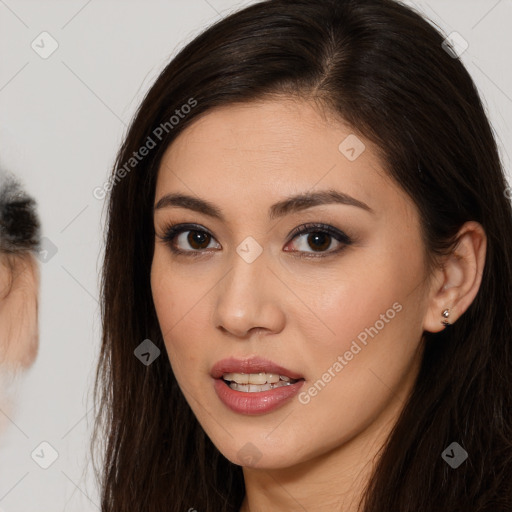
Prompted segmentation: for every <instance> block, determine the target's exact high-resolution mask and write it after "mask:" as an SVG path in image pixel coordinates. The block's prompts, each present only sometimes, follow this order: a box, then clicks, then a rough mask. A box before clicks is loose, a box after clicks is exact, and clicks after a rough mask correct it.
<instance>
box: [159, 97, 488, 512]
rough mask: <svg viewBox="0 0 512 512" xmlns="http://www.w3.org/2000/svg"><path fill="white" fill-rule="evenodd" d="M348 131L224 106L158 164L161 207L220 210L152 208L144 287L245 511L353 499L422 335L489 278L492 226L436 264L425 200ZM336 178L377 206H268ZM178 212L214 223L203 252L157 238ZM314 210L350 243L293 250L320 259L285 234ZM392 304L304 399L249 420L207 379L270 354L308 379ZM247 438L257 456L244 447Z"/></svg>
mask: <svg viewBox="0 0 512 512" xmlns="http://www.w3.org/2000/svg"><path fill="white" fill-rule="evenodd" d="M353 133H354V132H353V130H351V129H350V127H348V126H347V125H345V124H344V123H342V122H341V121H340V120H339V119H335V118H333V117H332V116H329V115H327V114H326V113H325V112H324V111H322V110H321V109H320V108H319V107H318V105H316V104H313V103H310V102H307V101H305V100H294V99H291V98H285V97H283V98H273V99H268V100H261V101H258V102H251V103H246V104H237V105H230V106H227V107H222V108H218V109H215V110H212V111H210V112H208V113H207V114H206V115H205V116H204V117H202V118H200V119H198V120H196V121H195V122H194V123H193V124H192V125H190V126H189V127H187V129H186V130H185V131H184V132H182V133H181V134H180V135H179V137H178V138H177V139H176V140H175V141H174V143H173V144H172V145H171V146H170V147H169V148H168V150H167V152H166V154H165V155H164V158H163V161H162V165H161V168H160V170H159V175H158V180H157V186H156V195H155V204H156V203H158V201H159V200H160V198H162V197H163V196H164V195H165V194H169V193H174V192H180V193H184V194H188V195H192V196H194V197H200V198H202V199H205V200H207V201H209V202H211V203H213V204H215V205H216V206H217V207H218V208H219V209H221V210H222V212H223V215H224V216H225V221H224V222H223V221H220V220H218V219H214V218H211V217H209V216H207V215H205V214H202V213H198V212H195V211H192V210H190V209H186V208H183V207H176V206H171V207H166V208H161V209H157V210H155V215H154V225H155V232H156V239H155V252H154V259H153V264H152V269H151V286H152V293H153V298H154V303H155V307H156V311H157V315H158V320H159V323H160V327H161V329H162V333H163V335H164V340H165V344H166V348H167V352H168V356H169V359H170V362H171V365H172V369H173V371H174V373H175V375H176V378H177V380H178V383H179V385H180V387H181V389H182V391H183V393H184V395H185V397H186V399H187V401H188V403H189V404H190V406H191V408H192V410H193V411H194V413H195V415H196V416H197V418H198V420H199V422H200V423H201V425H202V427H203V428H204V430H205V432H206V433H207V435H208V436H209V437H210V439H211V440H212V442H213V443H214V444H215V445H216V447H217V448H218V449H219V450H220V452H221V453H222V454H223V455H224V456H225V457H227V458H228V459H229V460H230V461H232V462H234V463H235V464H240V465H242V466H243V472H244V478H245V485H246V496H245V500H244V503H243V505H242V508H241V510H242V511H244V512H246V511H248V510H250V511H251V512H259V511H264V510H287V511H295V510H300V511H303V510H316V511H320V512H323V511H332V510H344V511H346V512H352V511H356V510H358V509H357V504H358V500H359V499H360V498H361V493H362V492H363V489H364V485H365V483H366V482H367V479H368V477H369V474H370V471H371V470H372V468H373V460H374V458H375V456H376V454H377V451H378V450H379V448H380V447H381V446H382V444H383V443H384V442H385V438H386V436H387V434H388V433H389V431H390V428H391V427H392V425H393V423H394V421H396V418H397V416H398V414H399V412H400V410H401V409H402V407H403V403H404V401H405V399H406V398H407V396H408V394H409V393H410V391H411V388H412V386H413V383H414V380H415V378H416V376H417V372H418V367H419V363H420V361H421V355H422V334H423V332H424V331H425V330H427V331H431V332H438V331H440V330H442V329H444V326H443V325H442V324H441V320H442V316H441V313H442V311H443V310H444V309H445V308H446V307H450V308H451V312H450V321H451V322H452V323H453V322H455V321H456V320H457V318H459V317H460V316H461V315H462V314H463V313H464V311H465V310H466V309H467V307H468V306H469V305H470V304H471V302H472V300H473V299H474V297H475V295H476V293H477V291H478V288H479V286H480V281H481V273H482V269H483V265H484V262H485V249H486V244H485V233H484V231H483V229H482V228H481V226H480V225H479V224H477V223H475V222H470V223H467V224H465V225H464V226H463V227H462V228H461V231H460V243H459V245H458V247H457V252H456V253H454V254H453V255H451V256H449V257H447V258H446V259H445V260H444V261H443V262H442V265H440V267H439V269H438V270H436V271H435V272H434V273H433V274H431V275H429V274H427V270H426V259H425V248H424V245H423V243H422V240H421V237H420V227H419V226H420V225H419V217H418V212H417V209H416V207H415V205H414V203H413V202H412V200H411V199H410V198H409V196H407V195H406V194H405V192H403V190H402V189H401V188H399V187H398V186H397V185H396V184H395V183H394V182H393V181H391V179H390V178H389V177H388V176H387V175H386V173H385V172H384V167H383V165H382V162H381V161H380V160H379V158H378V157H377V154H378V153H377V150H376V148H375V147H374V146H373V145H372V144H371V143H370V142H369V141H368V140H366V139H365V138H363V137H361V136H358V137H359V139H360V140H361V141H363V142H364V144H365V146H366V149H365V151H364V152H363V153H362V154H361V155H360V156H359V157H358V158H357V159H356V160H354V161H350V160H349V159H347V158H346V157H345V155H344V154H342V153H341V152H340V151H339V149H338V146H339V145H340V143H341V142H342V141H343V140H344V139H345V138H346V137H347V136H348V135H350V134H353ZM325 189H335V190H338V191H340V192H343V193H346V194H349V195H350V196H352V197H354V198H356V199H358V200H359V201H363V202H364V203H366V204H367V205H368V206H369V207H370V208H371V209H372V210H373V213H372V212H368V211H366V210H364V209H362V208H359V207H356V206H351V205H342V204H325V205H318V206H314V207H311V208H308V209H305V210H302V211H297V212H293V213H289V214H288V215H285V216H284V217H282V218H279V219H276V220H272V221H271V220H269V219H268V216H267V212H268V210H269V208H270V206H271V205H272V204H274V203H276V202H278V201H281V200H283V199H284V198H286V197H288V196H290V195H294V194H297V193H302V192H304V193H305V192H315V191H319V190H325ZM170 222H173V223H194V224H198V225H199V226H201V227H202V229H203V230H206V231H207V232H209V233H210V234H211V235H212V237H211V238H210V239H209V240H210V243H209V245H208V247H207V248H206V249H201V247H199V249H198V248H197V247H198V246H197V245H195V246H191V245H190V243H189V242H187V235H188V234H189V233H188V232H185V233H184V234H181V235H179V236H178V238H177V239H175V245H177V246H178V247H179V248H180V249H182V250H185V251H191V252H192V251H196V252H199V251H203V253H202V254H201V255H200V256H199V257H197V258H194V257H192V256H189V255H175V254H173V253H172V252H171V250H170V246H169V244H168V243H167V244H166V243H165V242H164V241H162V240H161V237H162V236H164V234H165V229H166V225H167V224H168V223H170ZM306 222H318V223H322V224H327V225H331V226H334V227H336V228H338V229H339V230H341V231H343V232H345V233H346V234H347V235H349V236H350V237H351V238H352V239H353V243H352V244H350V245H346V246H345V247H344V249H343V250H342V251H341V252H338V253H334V252H331V251H335V250H336V249H337V248H338V247H340V246H343V244H342V243H338V242H337V241H336V239H335V238H327V243H326V247H327V248H326V249H322V250H323V251H324V252H323V253H321V254H323V256H320V257H314V256H313V257H312V258H310V259H306V258H300V257H299V254H300V253H301V252H302V253H307V254H309V255H311V254H313V255H315V254H316V255H318V251H315V248H316V247H317V246H315V242H314V240H313V241H311V239H310V241H309V243H308V235H307V234H306V235H299V236H298V237H295V238H292V237H290V236H289V233H290V231H291V230H292V229H293V228H295V227H297V226H300V225H302V224H304V223H306ZM189 229H190V228H189ZM314 231H315V230H314V229H313V230H311V232H314ZM248 236H251V237H253V238H254V239H255V240H256V241H257V242H258V244H259V245H260V246H261V247H262V248H263V252H262V253H261V255H260V256H259V257H258V258H257V259H256V260H255V261H253V262H252V263H247V262H246V261H245V260H244V259H242V258H241V257H240V256H239V255H238V253H237V252H236V248H237V246H238V245H239V244H240V243H241V242H242V241H243V240H244V239H245V238H246V237H248ZM206 240H207V242H206V244H207V243H208V238H207V239H206ZM330 240H332V241H331V244H330V245H328V244H329V241H330ZM206 244H205V246H206ZM329 253H330V254H329ZM395 303H399V305H401V306H402V307H401V310H400V311H399V312H397V313H396V315H395V316H394V318H393V319H391V320H388V322H386V323H385V325H384V327H383V328H381V329H380V330H379V331H378V334H377V335H375V336H374V337H373V338H371V337H369V338H368V342H367V345H366V346H364V345H363V346H362V349H361V350H360V351H359V352H358V353H357V355H355V356H354V357H353V358H352V359H351V360H350V361H346V362H347V364H346V365H344V367H343V369H342V370H341V371H338V372H337V373H336V372H335V377H332V378H331V380H330V382H328V383H327V384H326V385H325V387H323V388H322V389H321V391H319V392H318V393H317V394H316V396H313V397H311V399H310V401H309V402H308V403H306V404H305V403H301V402H300V401H299V399H298V397H297V396H296V397H294V398H293V399H292V400H290V401H288V402H287V403H286V404H285V405H284V406H282V407H280V408H278V409H276V410H274V411H272V412H269V413H265V414H259V415H251V416H249V415H243V414H237V413H235V412H233V411H231V410H230V409H228V408H227V407H226V406H225V405H224V404H223V403H222V402H221V401H220V400H219V399H218V397H217V395H216V393H215V391H214V388H213V382H212V378H211V377H210V371H211V368H212V366H213V364H214V363H215V362H217V361H218V360H220V359H223V358H227V357H231V356H233V357H237V358H246V357H249V356H252V355H258V356H261V357H264V358H268V359H270V360H272V361H274V362H276V363H278V364H280V365H282V366H284V367H285V368H288V369H290V370H293V371H295V372H298V373H300V374H301V375H303V377H304V378H305V381H306V382H305V383H304V387H303V388H302V389H308V388H309V387H310V386H312V385H313V384H314V383H315V382H317V381H318V380H319V379H321V378H322V375H323V374H324V373H325V372H327V371H328V369H329V368H332V367H333V364H334V363H335V362H336V361H337V358H338V356H339V355H342V356H343V354H345V352H346V351H347V350H349V349H350V347H351V343H352V342H353V341H354V340H355V339H357V336H358V335H359V334H360V333H361V332H362V331H364V330H365V328H369V327H371V326H374V325H375V324H376V322H377V321H378V320H379V319H381V315H382V314H385V313H386V311H387V310H389V309H390V308H392V305H393V304H395ZM249 442H250V443H251V445H247V443H249ZM253 446H254V447H256V448H254V447H253ZM248 450H249V452H250V453H252V454H253V457H252V460H248V459H247V458H244V459H243V460H242V456H243V455H244V454H247V451H248ZM251 450H252V452H251Z"/></svg>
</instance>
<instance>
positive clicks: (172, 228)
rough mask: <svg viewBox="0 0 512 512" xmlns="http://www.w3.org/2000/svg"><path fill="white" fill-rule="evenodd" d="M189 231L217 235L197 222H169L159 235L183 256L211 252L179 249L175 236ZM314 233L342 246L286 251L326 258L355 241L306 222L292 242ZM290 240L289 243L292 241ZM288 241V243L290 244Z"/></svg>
mask: <svg viewBox="0 0 512 512" xmlns="http://www.w3.org/2000/svg"><path fill="white" fill-rule="evenodd" d="M187 231H197V232H199V233H206V234H207V235H209V236H210V237H212V238H213V239H214V240H215V237H214V236H213V235H212V234H211V233H210V232H209V231H207V230H206V229H203V228H202V227H201V226H199V225H197V224H168V225H167V226H166V227H165V229H164V236H159V237H158V238H160V239H161V240H162V241H163V242H164V243H165V244H167V245H168V246H169V248H170V250H171V251H172V252H173V253H174V254H177V255H183V256H191V257H198V256H203V255H204V254H205V252H210V251H208V250H207V249H203V250H190V251H184V250H182V249H178V248H176V247H175V246H174V244H173V242H174V240H175V238H176V237H177V236H178V235H180V234H181V233H184V232H187ZM312 233H315V234H316V233H324V234H327V235H330V236H331V237H332V238H334V239H335V240H336V241H337V242H339V243H341V244H342V246H341V247H339V248H338V249H335V250H329V251H320V252H316V253H315V252H308V251H286V252H292V253H298V255H297V257H299V258H325V257H327V256H331V255H333V254H337V253H339V252H341V251H343V250H344V249H345V248H346V247H347V246H349V245H351V244H352V243H353V240H352V239H351V238H350V237H349V236H348V235H347V234H345V233H344V232H343V231H340V230H339V229H337V228H335V227H333V226H329V225H328V224H320V223H315V222H308V223H306V224H302V225H300V226H297V227H296V228H294V229H293V230H292V231H291V233H290V234H289V237H290V242H291V241H292V240H294V239H295V238H297V237H299V236H301V235H305V234H312ZM290 242H288V243H290ZM288 243H287V245H288Z"/></svg>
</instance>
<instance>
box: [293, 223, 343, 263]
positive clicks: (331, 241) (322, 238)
mask: <svg viewBox="0 0 512 512" xmlns="http://www.w3.org/2000/svg"><path fill="white" fill-rule="evenodd" d="M290 236H291V237H292V240H291V241H290V242H289V243H288V244H287V246H286V247H285V249H284V250H285V251H288V252H297V253H301V254H303V255H305V256H311V255H315V253H317V254H316V255H318V256H323V255H325V256H327V255H329V254H334V253H336V252H338V251H340V250H342V249H344V248H345V247H346V246H348V245H350V244H352V240H351V238H350V237H349V236H347V235H346V234H345V233H343V231H340V230H338V229H337V228H335V227H333V226H329V225H327V224H315V223H312V224H311V223H310V224H305V225H303V226H299V227H297V228H295V229H294V230H293V231H292V233H291V234H290ZM291 245H295V249H290V248H289V247H290V246H291ZM336 246H337V247H336ZM333 247H334V248H333Z"/></svg>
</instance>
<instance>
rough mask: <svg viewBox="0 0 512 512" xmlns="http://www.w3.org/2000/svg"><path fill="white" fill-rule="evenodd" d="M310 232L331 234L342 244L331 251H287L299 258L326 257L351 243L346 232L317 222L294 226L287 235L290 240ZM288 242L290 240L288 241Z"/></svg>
mask: <svg viewBox="0 0 512 512" xmlns="http://www.w3.org/2000/svg"><path fill="white" fill-rule="evenodd" d="M310 233H325V234H327V235H330V236H332V237H333V238H334V239H335V240H337V241H338V242H339V243H341V244H342V246H341V247H339V248H338V249H335V250H331V251H318V252H307V251H306V252H303V251H287V252H291V253H293V254H294V255H295V256H296V257H299V258H322V257H327V256H330V255H333V254H337V253H339V252H341V251H343V250H344V249H345V248H346V247H347V246H349V245H351V244H353V242H354V241H353V240H352V238H350V237H349V236H348V235H347V234H346V233H344V232H343V231H340V230H339V229H337V228H335V227H333V226H330V225H329V224H321V223H317V222H308V223H306V224H302V225H300V226H297V227H296V228H294V229H293V230H292V231H291V232H290V234H289V235H288V237H289V239H290V241H292V240H293V239H294V238H296V237H298V236H300V235H306V234H310ZM288 243H290V242H288Z"/></svg>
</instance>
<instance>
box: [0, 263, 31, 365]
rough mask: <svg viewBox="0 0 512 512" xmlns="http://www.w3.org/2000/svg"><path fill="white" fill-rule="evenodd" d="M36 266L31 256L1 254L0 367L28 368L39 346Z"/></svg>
mask: <svg viewBox="0 0 512 512" xmlns="http://www.w3.org/2000/svg"><path fill="white" fill-rule="evenodd" d="M38 293H39V267H38V264H37V262H36V260H35V258H34V256H33V255H32V254H30V253H26V254H23V255H18V254H16V255H13V254H9V255H5V254H0V364H3V365H5V366H6V367H8V368H10V369H13V370H15V369H19V368H28V367H29V366H30V365H31V364H32V362H33V361H34V359H35V357H36V355H37V350H38V345H39V330H38Z"/></svg>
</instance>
